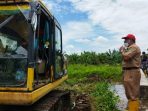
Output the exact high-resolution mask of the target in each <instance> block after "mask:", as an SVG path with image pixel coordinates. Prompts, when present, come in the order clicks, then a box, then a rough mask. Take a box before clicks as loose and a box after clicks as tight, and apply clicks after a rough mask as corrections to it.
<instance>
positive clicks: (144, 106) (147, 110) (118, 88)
mask: <svg viewBox="0 0 148 111" xmlns="http://www.w3.org/2000/svg"><path fill="white" fill-rule="evenodd" d="M111 90H114V91H115V93H116V94H117V96H119V99H120V101H119V102H118V104H117V107H118V109H119V110H120V111H124V110H125V108H126V107H127V102H128V100H127V98H126V96H125V90H124V87H123V85H113V86H112V88H111ZM140 111H148V100H141V101H140Z"/></svg>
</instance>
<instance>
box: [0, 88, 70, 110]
mask: <svg viewBox="0 0 148 111" xmlns="http://www.w3.org/2000/svg"><path fill="white" fill-rule="evenodd" d="M0 111H70V92H69V91H61V90H54V91H52V92H50V93H49V94H47V95H46V96H44V97H43V98H41V99H40V100H39V101H37V102H36V103H34V104H33V105H31V106H7V105H5V106H0Z"/></svg>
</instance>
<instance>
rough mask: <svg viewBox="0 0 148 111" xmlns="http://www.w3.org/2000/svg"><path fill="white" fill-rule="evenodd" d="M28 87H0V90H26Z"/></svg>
mask: <svg viewBox="0 0 148 111" xmlns="http://www.w3.org/2000/svg"><path fill="white" fill-rule="evenodd" d="M27 90H28V88H11V87H0V91H27Z"/></svg>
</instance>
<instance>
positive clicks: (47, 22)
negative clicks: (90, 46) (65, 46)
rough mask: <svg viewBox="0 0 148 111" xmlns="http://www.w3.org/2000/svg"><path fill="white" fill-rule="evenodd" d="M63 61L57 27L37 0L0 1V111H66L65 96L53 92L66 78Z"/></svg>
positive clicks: (52, 18) (67, 103)
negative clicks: (17, 110)
mask: <svg viewBox="0 0 148 111" xmlns="http://www.w3.org/2000/svg"><path fill="white" fill-rule="evenodd" d="M64 58H65V57H64V54H63V50H62V30H61V26H60V24H59V23H58V21H57V20H56V19H55V17H54V16H53V15H52V14H51V13H50V11H49V10H48V9H47V8H46V7H45V5H44V4H43V3H42V1H41V0H0V111H1V110H3V111H4V109H3V108H4V106H7V108H8V111H11V110H13V108H11V107H10V106H13V107H15V106H26V107H27V108H28V107H29V110H28V109H27V110H25V111H35V110H38V111H42V110H43V111H66V110H67V111H68V109H69V108H67V109H66V107H69V103H70V97H69V92H66V91H65V92H64V91H53V89H55V88H56V87H57V86H58V85H60V84H61V83H62V82H64V81H65V80H66V79H67V78H68V75H67V64H66V60H65V59H64ZM43 98H44V99H43ZM8 105H9V107H8ZM43 106H46V107H43ZM30 107H31V108H30ZM64 108H65V109H64ZM10 109H11V110H10ZM14 109H15V110H16V109H17V107H15V108H14ZM23 109H25V108H24V107H23ZM19 111H23V110H22V109H19Z"/></svg>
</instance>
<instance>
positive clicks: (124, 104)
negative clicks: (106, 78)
mask: <svg viewBox="0 0 148 111" xmlns="http://www.w3.org/2000/svg"><path fill="white" fill-rule="evenodd" d="M112 89H113V90H114V91H115V93H116V95H117V96H119V99H120V100H119V102H118V103H117V108H118V109H119V110H120V111H124V110H125V108H126V107H127V102H128V100H127V98H126V96H125V92H124V87H123V85H114V86H112Z"/></svg>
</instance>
